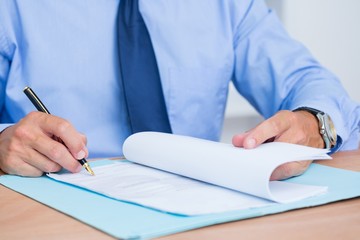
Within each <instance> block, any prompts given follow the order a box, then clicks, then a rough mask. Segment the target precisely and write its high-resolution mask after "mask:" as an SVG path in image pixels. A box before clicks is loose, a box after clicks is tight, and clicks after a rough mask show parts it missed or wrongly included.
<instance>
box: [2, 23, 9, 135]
mask: <svg viewBox="0 0 360 240" xmlns="http://www.w3.org/2000/svg"><path fill="white" fill-rule="evenodd" d="M11 52H12V50H11V47H10V44H9V41H8V39H7V37H6V33H5V31H4V28H3V25H2V22H1V19H0V119H2V116H1V114H2V113H3V112H4V104H5V98H6V95H5V92H6V85H7V79H8V75H9V71H10V64H11V56H12V54H11ZM10 125H11V124H6V123H3V122H0V131H2V130H3V129H5V128H6V127H8V126H10Z"/></svg>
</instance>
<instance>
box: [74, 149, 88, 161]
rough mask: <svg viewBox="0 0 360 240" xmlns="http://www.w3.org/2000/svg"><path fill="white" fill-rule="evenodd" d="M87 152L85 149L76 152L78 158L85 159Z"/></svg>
mask: <svg viewBox="0 0 360 240" xmlns="http://www.w3.org/2000/svg"><path fill="white" fill-rule="evenodd" d="M85 155H86V153H85V151H84V150H81V151H80V152H78V153H77V154H76V159H83V158H84V157H85Z"/></svg>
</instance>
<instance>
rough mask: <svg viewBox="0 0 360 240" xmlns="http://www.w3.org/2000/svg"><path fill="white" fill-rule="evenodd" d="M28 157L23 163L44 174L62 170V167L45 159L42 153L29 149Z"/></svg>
mask: <svg viewBox="0 0 360 240" xmlns="http://www.w3.org/2000/svg"><path fill="white" fill-rule="evenodd" d="M28 152H29V153H28V157H26V158H23V161H24V162H26V163H27V164H29V165H31V166H33V167H35V168H36V169H38V170H40V171H42V172H46V173H48V172H58V171H60V170H61V168H62V167H61V165H60V164H58V163H56V162H54V161H51V160H50V159H49V158H47V157H45V156H44V155H42V154H41V153H39V152H37V151H35V150H33V149H29V150H28Z"/></svg>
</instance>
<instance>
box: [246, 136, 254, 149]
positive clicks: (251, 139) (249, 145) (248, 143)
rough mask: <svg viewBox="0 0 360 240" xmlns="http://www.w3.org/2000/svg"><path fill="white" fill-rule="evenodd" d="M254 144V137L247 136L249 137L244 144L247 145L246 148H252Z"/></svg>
mask: <svg viewBox="0 0 360 240" xmlns="http://www.w3.org/2000/svg"><path fill="white" fill-rule="evenodd" d="M255 145H256V141H255V139H253V138H249V139H247V140H246V146H247V147H248V148H254V147H255Z"/></svg>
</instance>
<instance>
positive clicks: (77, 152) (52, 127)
mask: <svg viewBox="0 0 360 240" xmlns="http://www.w3.org/2000/svg"><path fill="white" fill-rule="evenodd" d="M42 128H43V130H44V131H45V132H46V133H50V134H53V135H55V136H56V137H58V138H60V139H61V140H62V141H63V143H64V144H65V146H66V147H67V148H68V151H70V153H71V154H72V155H73V157H74V158H76V159H82V158H85V157H87V155H88V150H87V148H86V138H85V139H84V135H82V134H80V133H79V132H77V131H76V129H75V128H74V127H73V126H72V124H71V123H70V122H69V121H67V120H65V119H62V118H59V117H56V116H50V115H49V117H48V118H46V124H44V125H43V126H42Z"/></svg>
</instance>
